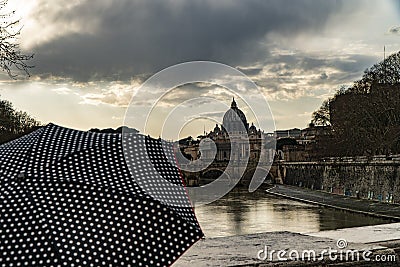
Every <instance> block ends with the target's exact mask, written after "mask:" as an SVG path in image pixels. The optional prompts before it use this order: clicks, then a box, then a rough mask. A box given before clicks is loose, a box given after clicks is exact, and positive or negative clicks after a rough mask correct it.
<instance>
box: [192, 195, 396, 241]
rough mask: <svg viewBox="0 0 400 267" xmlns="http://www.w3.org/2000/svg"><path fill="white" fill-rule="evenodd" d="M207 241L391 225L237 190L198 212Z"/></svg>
mask: <svg viewBox="0 0 400 267" xmlns="http://www.w3.org/2000/svg"><path fill="white" fill-rule="evenodd" d="M195 213H196V216H197V219H198V220H199V222H200V225H201V228H202V229H203V232H204V233H205V235H206V237H221V236H232V235H243V234H254V233H261V232H274V231H290V232H297V233H307V232H318V231H323V230H334V229H339V228H349V227H357V226H366V225H376V224H383V223H390V221H389V220H385V219H380V218H375V217H370V216H365V215H362V214H357V213H351V212H347V211H340V210H335V209H330V208H324V207H320V206H317V205H311V204H306V203H302V202H298V201H293V200H289V199H284V198H278V197H276V196H272V195H269V194H267V193H265V191H264V190H258V191H256V192H254V193H249V192H247V190H246V189H245V188H236V189H234V190H233V191H232V192H230V193H229V194H228V195H226V196H224V197H223V198H221V199H219V200H217V201H215V202H213V203H211V204H208V205H204V206H199V207H196V208H195Z"/></svg>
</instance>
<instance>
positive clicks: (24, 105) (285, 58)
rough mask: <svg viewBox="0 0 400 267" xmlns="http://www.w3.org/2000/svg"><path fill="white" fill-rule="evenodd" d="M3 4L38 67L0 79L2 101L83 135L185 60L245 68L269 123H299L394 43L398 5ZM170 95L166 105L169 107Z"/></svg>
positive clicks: (117, 120)
mask: <svg viewBox="0 0 400 267" xmlns="http://www.w3.org/2000/svg"><path fill="white" fill-rule="evenodd" d="M9 7H10V8H13V9H15V10H16V11H17V12H16V16H17V17H18V18H21V19H22V20H21V24H22V25H23V30H22V34H21V36H20V43H21V46H22V48H23V50H24V51H26V52H28V53H29V52H30V53H34V54H35V57H34V60H33V61H32V64H34V65H35V68H34V69H33V70H32V77H31V78H30V79H29V80H17V81H11V80H10V79H9V78H8V77H7V76H4V75H3V76H1V77H0V78H1V87H0V94H1V97H2V98H5V99H8V100H10V101H12V102H13V103H14V105H15V106H16V107H17V108H18V109H22V110H24V111H27V112H28V113H30V114H31V115H33V116H34V117H35V118H37V119H38V120H40V121H41V122H43V123H47V122H54V123H57V124H60V125H64V126H67V127H72V128H78V129H84V130H86V129H90V128H92V127H98V128H106V127H118V126H120V125H121V124H123V122H124V115H125V112H126V108H127V106H128V105H129V103H130V100H131V97H132V95H133V94H134V93H135V92H136V90H138V89H137V88H138V87H139V86H140V85H141V84H142V83H143V82H144V81H145V80H146V79H147V78H149V77H150V76H152V75H153V74H155V73H157V72H159V71H161V70H163V69H164V68H166V67H169V66H172V65H175V64H178V63H183V62H188V61H194V60H203V61H215V62H220V63H223V64H227V65H229V66H232V67H234V68H236V69H238V70H240V71H242V72H243V73H245V74H246V75H248V77H249V78H251V79H252V80H253V81H254V82H255V83H256V84H257V86H258V87H259V88H260V89H261V90H262V92H263V94H264V96H265V97H266V99H267V100H268V103H269V105H270V107H271V110H272V113H273V115H274V118H275V123H276V127H277V128H280V129H282V128H291V127H299V128H302V127H305V126H306V125H307V123H308V122H309V121H310V118H311V113H312V112H313V111H314V110H315V109H317V108H318V107H319V105H320V104H321V103H322V101H323V100H324V99H326V98H327V97H329V96H332V95H333V94H334V92H335V91H336V90H337V89H338V88H339V87H340V86H341V85H350V84H351V83H352V81H354V80H356V79H359V78H360V77H361V75H362V73H363V71H364V70H365V69H366V68H368V67H370V66H371V65H372V64H374V63H376V62H377V61H380V60H382V58H383V46H384V45H385V46H386V50H387V53H394V52H397V51H399V50H400V16H399V15H400V4H399V1H397V0H380V1H372V0H329V1H327V0H242V1H233V0H232V1H228V0H219V1H214V0H193V1H185V0H159V1H157V0H155V1H146V0H119V1H109V0H96V1H90V0H58V1H50V0H30V1H21V0H10V2H9ZM187 87H188V88H186V91H185V94H186V95H188V94H189V96H190V93H191V92H192V93H193V92H194V91H195V90H203V91H202V95H203V96H213V97H214V98H218V99H219V100H220V101H225V102H226V105H229V104H230V101H231V99H230V96H229V94H225V93H224V94H215V91H216V90H217V89H216V88H217V87H216V86H208V87H206V86H187ZM189 87H190V88H189ZM175 93H176V95H175V97H170V98H169V100H168V101H169V102H171V101H172V103H173V101H175V102H176V103H175V104H176V105H178V104H180V103H181V102H182V100H181V99H180V98H179V97H178V96H179V92H178V91H176V92H175ZM245 93H246V92H245V91H244V94H245ZM248 93H249V94H251V93H252V92H250V91H249V92H248ZM189 98H190V97H189ZM206 111H207V110H205V111H204V112H206ZM217 111H218V110H217ZM217 111H215V112H214V117H215V118H216V119H217V121H218V118H217V115H218V114H219V116H220V115H221V112H222V111H223V110H220V112H219V113H218V112H217ZM199 112H200V111H199ZM221 119H222V118H221ZM202 123H203V124H206V123H205V122H202ZM211 124H213V122H212V123H211V122H210V123H209V124H207V127H209V126H210V125H211ZM202 131H203V129H200V132H202ZM185 133H186V132H185ZM187 133H190V131H187Z"/></svg>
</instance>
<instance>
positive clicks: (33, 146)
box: [0, 124, 203, 267]
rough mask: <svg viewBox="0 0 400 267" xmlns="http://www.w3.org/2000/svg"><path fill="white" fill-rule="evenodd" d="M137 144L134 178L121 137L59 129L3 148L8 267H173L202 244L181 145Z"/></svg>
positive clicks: (3, 255)
mask: <svg viewBox="0 0 400 267" xmlns="http://www.w3.org/2000/svg"><path fill="white" fill-rule="evenodd" d="M129 140H130V142H132V149H133V150H134V151H135V152H134V153H133V156H132V157H130V158H129V159H127V160H128V161H130V163H132V162H133V161H134V163H135V164H136V165H135V166H136V172H134V173H132V171H130V170H129V169H128V167H127V163H126V161H125V158H124V154H123V152H122V145H121V142H122V141H121V135H120V134H102V133H88V132H80V131H75V130H70V129H66V128H62V127H59V126H56V125H53V124H50V125H48V126H46V127H43V128H41V129H39V130H38V131H35V132H34V133H32V134H29V135H27V136H25V137H23V138H20V139H18V140H15V141H13V142H10V143H8V144H5V145H2V146H0V159H1V162H0V179H1V180H0V181H1V187H0V226H1V227H0V266H4V267H5V266H7V267H8V266H169V265H171V264H172V263H173V262H174V261H175V260H176V259H177V258H178V257H179V256H180V255H181V254H183V253H184V252H185V251H186V250H187V249H188V248H189V247H190V246H191V245H192V244H194V243H195V242H196V241H197V240H199V239H200V238H201V237H202V236H203V233H202V231H201V229H200V227H199V224H198V222H197V220H196V218H195V216H194V213H193V210H192V208H191V207H190V201H189V199H188V197H187V195H186V192H185V189H184V187H183V184H182V180H181V178H180V175H179V170H178V169H177V168H176V166H174V165H173V164H171V163H169V161H167V158H166V157H173V152H172V146H169V144H163V146H164V152H162V151H161V149H162V146H161V141H160V140H155V139H150V138H148V137H145V136H142V135H135V134H132V135H131V136H129ZM165 147H167V148H168V147H169V148H171V149H170V151H169V150H165ZM164 153H166V154H165V155H164ZM144 155H147V156H148V158H150V161H151V163H152V164H153V166H150V165H148V161H149V160H144V158H145V157H144ZM142 156H143V158H141V157H142ZM141 160H143V162H141ZM160 177H161V178H162V180H164V179H165V180H166V181H168V182H171V183H172V184H175V185H179V186H178V187H174V189H173V190H170V188H169V187H163V186H161V187H158V184H159V182H160V181H158V179H160ZM152 190H153V191H157V193H159V194H161V195H163V196H164V197H165V198H166V199H171V198H173V199H174V201H175V202H176V203H177V204H179V203H180V204H182V205H173V206H168V205H165V203H163V201H160V200H157V199H154V198H153V197H152V194H149V192H152Z"/></svg>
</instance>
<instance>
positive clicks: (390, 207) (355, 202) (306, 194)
mask: <svg viewBox="0 0 400 267" xmlns="http://www.w3.org/2000/svg"><path fill="white" fill-rule="evenodd" d="M266 192H267V193H268V194H272V195H275V196H279V197H285V198H289V199H293V200H297V201H302V202H307V203H311V204H316V205H321V206H325V207H331V208H336V209H342V210H347V211H352V212H358V213H362V214H366V215H369V216H375V217H381V218H386V219H391V220H393V221H400V205H399V204H390V203H385V202H377V201H372V200H367V199H357V198H354V197H348V196H343V195H337V194H331V193H327V192H324V191H319V190H311V189H307V188H302V187H296V186H287V185H277V186H275V187H273V188H270V189H268V190H266Z"/></svg>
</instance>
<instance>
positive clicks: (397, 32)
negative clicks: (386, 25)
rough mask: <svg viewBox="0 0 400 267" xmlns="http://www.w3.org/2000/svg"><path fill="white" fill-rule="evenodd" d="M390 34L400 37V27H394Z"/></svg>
mask: <svg viewBox="0 0 400 267" xmlns="http://www.w3.org/2000/svg"><path fill="white" fill-rule="evenodd" d="M389 33H391V34H395V35H398V34H400V26H393V27H392V28H390V29H389Z"/></svg>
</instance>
